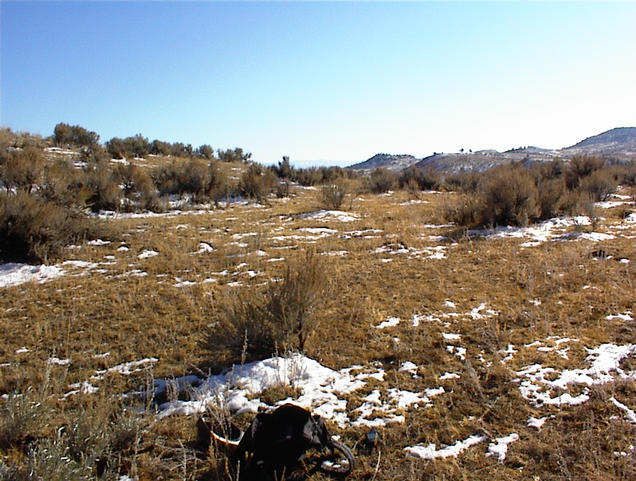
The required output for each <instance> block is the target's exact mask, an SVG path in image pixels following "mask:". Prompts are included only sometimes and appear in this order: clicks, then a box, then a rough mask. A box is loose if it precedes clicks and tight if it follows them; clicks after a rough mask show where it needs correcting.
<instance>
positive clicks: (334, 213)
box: [298, 210, 360, 222]
mask: <svg viewBox="0 0 636 481" xmlns="http://www.w3.org/2000/svg"><path fill="white" fill-rule="evenodd" d="M298 217H299V218H300V219H335V220H339V221H340V222H353V221H355V220H357V219H358V218H359V217H360V216H359V215H358V214H354V213H350V212H342V211H340V210H319V211H316V212H307V213H305V214H300V215H299V216H298Z"/></svg>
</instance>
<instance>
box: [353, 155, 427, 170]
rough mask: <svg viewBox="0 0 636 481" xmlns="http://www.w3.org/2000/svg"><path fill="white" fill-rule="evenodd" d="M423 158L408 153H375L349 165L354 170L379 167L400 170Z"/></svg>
mask: <svg viewBox="0 0 636 481" xmlns="http://www.w3.org/2000/svg"><path fill="white" fill-rule="evenodd" d="M420 160H421V159H418V158H417V157H413V156H412V155H406V154H398V155H393V154H375V155H374V156H373V157H371V158H370V159H368V160H365V161H364V162H360V163H358V164H354V165H351V166H349V167H348V168H349V169H354V170H373V169H376V168H378V167H384V168H386V169H389V170H394V171H400V170H403V169H406V168H407V167H410V166H411V165H413V164H416V163H417V162H419V161H420Z"/></svg>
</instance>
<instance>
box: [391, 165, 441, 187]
mask: <svg viewBox="0 0 636 481" xmlns="http://www.w3.org/2000/svg"><path fill="white" fill-rule="evenodd" d="M399 183H400V188H402V189H404V188H408V190H410V191H413V190H414V188H415V187H416V186H417V188H418V189H419V190H440V189H441V187H442V184H443V180H442V174H441V173H440V172H439V171H437V170H435V169H433V168H432V167H429V168H427V169H424V168H421V167H415V166H411V167H409V168H407V169H404V170H403V171H402V173H401V174H400V178H399Z"/></svg>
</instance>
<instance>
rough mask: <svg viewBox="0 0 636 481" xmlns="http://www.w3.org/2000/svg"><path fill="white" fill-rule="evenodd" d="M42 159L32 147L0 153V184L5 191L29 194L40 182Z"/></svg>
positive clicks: (39, 153)
mask: <svg viewBox="0 0 636 481" xmlns="http://www.w3.org/2000/svg"><path fill="white" fill-rule="evenodd" d="M43 167H44V158H43V157H42V151H41V150H38V149H36V148H34V147H26V148H24V149H21V150H13V151H6V150H2V151H0V182H1V183H2V184H4V186H5V187H6V188H7V189H10V190H11V189H16V190H24V191H26V192H31V191H32V190H33V189H34V188H35V187H36V186H37V185H38V184H39V182H40V181H41V178H42V169H43Z"/></svg>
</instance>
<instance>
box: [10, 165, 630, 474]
mask: <svg viewBox="0 0 636 481" xmlns="http://www.w3.org/2000/svg"><path fill="white" fill-rule="evenodd" d="M234 168H236V169H238V168H240V167H234ZM230 172H231V171H230ZM623 193H624V192H623ZM454 195H456V194H453V193H438V192H430V193H426V192H425V193H421V194H419V195H418V198H414V197H411V196H409V194H408V193H406V192H403V191H396V192H392V193H389V194H386V195H370V194H364V195H358V196H355V195H352V194H350V195H349V196H348V198H347V199H346V201H345V203H344V205H343V208H342V210H343V211H344V214H338V215H324V216H322V217H321V216H318V217H317V216H316V215H309V216H306V215H305V214H308V213H310V214H311V213H316V212H320V211H321V210H322V209H323V207H322V206H321V204H320V201H319V200H318V190H316V189H308V188H302V187H299V186H294V187H292V194H291V196H290V197H288V198H282V199H278V198H275V197H272V198H270V199H268V202H267V203H266V204H265V205H261V204H256V203H253V202H251V203H248V202H237V203H230V204H227V205H225V204H221V205H220V206H218V207H211V208H209V209H203V210H202V209H194V210H191V211H187V210H184V211H182V212H179V213H171V212H167V213H166V214H164V215H157V216H142V217H138V218H136V217H132V216H124V215H121V216H116V217H113V218H108V219H106V220H105V221H104V222H106V223H107V224H108V231H109V232H110V235H109V237H108V238H105V239H103V240H104V241H105V242H102V243H92V244H89V243H85V244H83V245H78V246H74V247H73V248H70V249H67V250H66V253H65V261H60V262H59V263H58V264H57V265H58V266H59V267H60V268H62V269H63V270H64V271H65V272H66V273H65V275H63V276H61V277H58V278H55V279H53V280H50V281H48V282H43V283H39V282H27V283H22V284H19V285H15V286H9V287H3V288H1V293H2V295H1V296H0V336H1V338H2V339H3V342H2V343H1V344H0V394H4V395H5V396H4V402H5V404H6V403H8V402H9V399H11V396H12V393H13V394H15V393H27V392H29V396H30V399H32V400H34V402H35V401H37V402H39V403H42V406H45V407H46V416H44V417H43V418H42V419H40V420H38V421H37V422H36V421H33V424H32V426H30V427H29V428H28V429H27V431H28V430H29V429H30V430H31V431H32V432H28V434H30V435H32V436H34V437H36V438H38V439H46V438H51V439H53V438H55V436H59V428H60V426H69V425H73V424H82V425H86V427H85V428H83V429H84V430H85V438H83V439H85V441H84V442H93V441H86V439H89V438H90V439H93V438H97V437H99V433H100V432H101V431H104V430H106V427H107V426H108V425H109V424H116V423H119V424H121V423H123V422H125V421H126V420H127V419H128V417H134V418H135V420H134V423H133V422H132V421H130V422H131V423H132V424H131V425H134V426H135V428H134V433H135V436H134V443H127V444H126V443H124V444H122V446H123V447H122V449H121V450H120V452H119V454H118V456H114V455H113V457H112V459H111V461H110V462H111V465H110V466H111V467H112V466H115V467H114V468H112V470H111V471H112V472H116V473H117V474H118V475H119V476H124V475H126V476H129V477H130V479H138V480H159V479H161V480H186V479H187V480H190V479H192V480H195V479H197V480H216V479H227V471H226V468H225V464H224V457H223V456H222V455H221V454H220V453H217V452H215V451H214V449H213V448H212V449H211V451H210V452H208V453H202V452H200V451H197V449H196V429H195V424H196V420H197V415H194V414H192V415H187V416H186V415H178V414H175V415H171V416H163V417H162V416H157V415H156V413H155V412H154V411H153V410H152V409H144V408H145V406H150V404H149V402H148V403H147V404H144V401H143V400H135V399H129V398H126V397H122V395H124V394H125V393H128V392H131V391H133V390H136V389H139V388H140V387H143V386H147V385H149V384H151V383H152V380H154V379H172V378H178V377H180V376H184V375H188V374H195V375H197V376H199V377H201V378H203V377H206V376H208V375H210V374H211V373H212V374H218V373H219V372H221V371H222V370H223V369H224V368H226V369H227V368H229V367H230V366H228V365H224V363H223V359H222V358H219V357H217V352H218V351H217V349H216V347H217V346H211V345H210V331H211V330H214V325H215V324H214V320H215V319H217V318H218V316H219V310H220V309H223V306H224V305H225V303H226V302H228V300H229V299H232V298H233V297H234V296H236V295H237V293H242V295H243V296H249V295H251V293H254V292H258V291H259V289H261V290H262V289H264V287H265V286H266V285H267V284H268V283H271V282H273V281H272V279H276V278H278V277H279V276H281V273H282V272H283V270H284V267H285V265H286V263H287V262H289V261H292V260H294V259H302V258H303V256H304V255H305V252H306V251H308V250H311V251H313V252H315V254H316V255H318V256H320V262H321V264H322V265H323V266H324V268H325V270H326V272H327V274H328V279H329V294H328V296H327V297H326V298H325V299H324V300H323V301H322V302H321V304H320V305H319V306H318V308H317V310H316V325H315V328H314V329H313V330H312V331H311V332H310V333H309V337H308V340H307V343H306V348H305V353H304V354H305V355H306V356H307V357H309V358H311V359H313V360H315V361H318V362H319V363H320V364H322V365H323V366H325V367H328V368H330V369H332V370H334V371H338V370H342V369H345V368H348V367H351V366H358V367H357V368H356V369H358V370H359V371H361V372H362V371H365V370H368V371H369V372H371V371H373V372H379V371H380V370H381V371H383V372H384V375H383V376H375V377H371V378H368V379H367V380H366V382H365V383H364V385H363V386H362V387H361V388H359V389H357V390H353V391H350V392H347V393H341V394H340V395H339V398H341V399H343V400H345V401H346V412H347V413H348V414H349V419H350V421H351V422H345V423H344V424H342V425H340V424H338V423H335V422H333V421H332V420H329V419H327V421H328V425H329V427H330V430H331V431H332V432H333V433H337V434H338V435H340V437H341V439H342V440H343V441H344V442H346V443H347V444H348V445H349V446H351V447H353V448H354V451H355V453H356V456H357V461H358V465H357V467H356V469H355V471H354V472H353V473H352V474H351V475H350V477H349V478H348V479H351V480H362V479H369V480H372V479H373V480H376V479H377V480H395V479H400V480H420V479H426V480H428V479H431V480H444V479H445V480H450V479H453V480H455V479H457V480H460V479H461V480H484V479H489V480H493V481H494V480H513V479H515V480H516V479H527V480H566V479H568V480H569V479H572V480H581V479H589V480H632V479H635V478H636V448H635V447H634V445H635V444H636V443H635V439H636V416H635V415H634V410H636V346H635V345H634V344H636V328H635V321H634V318H635V317H636V265H635V264H636V223H635V222H630V219H631V218H629V217H625V216H624V213H625V211H626V210H627V209H634V198H633V197H632V198H631V200H630V199H627V200H624V202H623V204H622V205H619V206H616V207H612V208H604V209H601V208H599V216H600V217H601V219H600V220H599V222H598V225H596V226H595V228H594V231H595V232H596V233H602V234H609V235H608V236H606V237H605V238H602V240H596V239H597V238H595V237H592V236H590V235H589V234H590V233H591V232H592V230H593V229H592V226H590V225H587V224H584V223H574V224H570V225H565V226H562V227H560V228H556V229H555V230H554V231H553V235H554V237H552V238H550V239H548V240H545V241H544V240H541V241H537V242H536V245H524V244H525V243H527V242H529V241H531V240H532V239H530V238H529V237H528V235H527V234H524V232H526V231H523V230H518V231H516V232H517V233H518V235H519V237H512V236H509V237H497V236H493V235H489V233H487V232H483V233H481V234H482V235H478V234H474V235H470V236H466V235H457V233H456V229H455V228H454V227H453V226H450V225H446V224H445V220H444V219H443V215H442V213H443V211H444V206H445V205H446V203H447V202H448V200H449V198H451V197H452V196H454ZM630 202H631V203H630ZM343 215H346V216H345V217H343ZM563 234H567V235H565V236H564V235H563ZM559 236H561V237H559ZM202 243H205V245H207V246H211V247H212V249H211V250H210V249H207V248H205V245H203V244H202ZM599 249H602V250H603V251H604V253H605V254H606V256H603V258H600V259H599V258H595V257H594V256H593V254H592V253H593V252H595V251H597V250H599ZM69 261H81V262H69ZM387 320H390V321H391V322H388V323H387V324H386V326H387V327H384V328H378V327H377V326H378V325H380V324H381V323H383V322H384V321H387ZM603 345H605V346H607V345H614V346H618V347H621V348H623V349H624V351H623V352H624V354H623V355H620V356H618V357H614V360H615V361H616V363H617V364H615V365H614V366H613V367H612V368H611V369H609V370H607V371H603V370H602V369H601V371H598V370H597V371H596V372H592V371H589V369H590V366H591V365H592V364H593V359H591V358H590V356H591V355H592V354H591V350H594V349H597V348H599V346H603ZM630 346H631V348H630ZM280 354H281V355H283V356H291V355H292V354H291V353H280ZM56 359H57V360H56ZM133 361H142V362H139V363H138V364H136V365H129V369H128V371H125V370H124V369H123V368H122V369H119V370H117V369H111V370H110V371H109V370H108V369H109V368H113V367H116V366H121V365H122V364H123V363H130V362H133ZM407 362H410V363H412V364H413V365H414V366H415V367H413V366H411V365H410V364H407V365H406V366H407V367H406V368H405V367H404V366H405V364H404V363H407ZM532 365H541V366H542V367H543V368H552V370H551V371H546V377H545V379H544V381H545V382H539V381H536V382H534V385H535V386H536V387H537V389H538V392H540V393H543V394H548V395H549V396H551V399H556V398H557V397H558V396H560V395H562V394H568V396H569V397H562V398H560V399H562V400H563V402H562V403H561V404H559V403H558V402H555V403H554V404H550V405H549V404H547V403H544V404H543V405H540V403H539V404H537V403H536V402H533V399H529V398H527V397H524V396H523V395H522V394H523V393H522V391H521V390H520V387H521V385H522V383H523V382H524V381H528V382H529V381H531V380H532V379H531V376H532V372H535V371H536V370H537V369H539V368H537V369H535V371H532V372H530V371H529V370H528V369H527V368H528V367H529V366H532ZM409 366H410V367H409ZM104 370H105V371H106V372H102V373H101V374H100V375H99V376H96V372H97V371H104ZM524 370H525V371H524ZM574 370H586V371H585V372H584V373H583V372H578V374H580V376H581V377H579V378H578V381H576V382H575V383H571V384H567V385H563V386H560V387H559V386H552V387H549V385H548V382H549V381H555V380H557V379H559V377H560V376H562V375H563V373H570V374H572V375H573V376H574V375H575V374H576V373H577V372H576V371H574ZM121 371H125V372H121ZM520 373H521V374H520ZM584 375H588V378H586V379H587V380H588V381H589V383H587V384H586V383H585V382H583V380H582V377H584ZM440 377H441V379H440ZM574 377H576V376H574ZM85 381H88V382H89V383H90V384H89V385H90V386H92V387H94V388H99V389H98V390H96V391H95V392H89V391H91V390H87V389H86V387H87V385H86V384H85V385H84V389H82V388H81V383H83V382H85ZM76 383H80V385H79V386H74V385H76ZM440 387H442V388H443V392H441V393H439V392H438V393H437V394H435V395H434V396H433V395H431V396H429V397H430V399H429V402H422V401H421V402H420V403H419V405H417V404H410V405H409V404H408V403H406V404H405V405H399V404H398V405H396V404H395V403H393V404H392V405H391V406H392V409H393V413H392V414H393V415H395V416H398V415H401V416H403V418H399V419H401V420H397V421H394V422H386V423H385V424H383V423H379V424H380V425H379V426H378V428H377V429H378V432H379V433H380V436H381V442H380V444H379V445H378V447H377V448H375V449H372V450H365V449H363V446H362V444H361V442H360V441H361V440H362V439H363V438H364V435H365V434H366V433H367V432H368V430H369V426H368V425H365V424H364V423H357V424H356V423H354V422H353V420H355V419H356V414H354V412H355V410H356V409H357V408H360V407H361V406H363V405H365V403H367V404H366V406H371V408H372V410H373V409H375V413H373V414H370V415H368V416H367V420H373V419H380V418H383V413H382V412H381V411H382V410H383V409H384V407H385V406H387V405H390V402H389V401H390V395H389V392H390V390H391V389H399V390H401V391H409V392H410V393H422V392H424V391H425V390H426V389H438V388H440ZM74 390H76V391H79V392H76V393H72V394H68V393H70V392H71V391H74ZM300 391H302V389H301V390H299V389H294V388H293V386H283V385H281V386H279V387H276V388H272V389H270V390H269V391H268V392H266V393H262V394H260V395H254V396H253V397H259V396H260V398H261V399H265V400H268V401H269V402H270V403H271V402H274V401H276V400H279V399H283V398H286V397H287V396H288V395H290V394H291V395H292V396H299V395H300V394H302V392H300ZM375 391H377V393H376V394H374V392H375ZM370 394H372V396H369V395H370ZM580 395H584V396H585V397H586V398H587V399H586V401H585V402H581V403H580V404H575V405H570V404H567V402H566V401H567V399H571V398H576V397H577V396H580ZM176 396H177V394H174V396H173V400H176V399H175V398H176ZM374 396H375V397H374ZM579 399H583V398H579ZM374 406H375V407H374ZM396 406H397V407H396ZM620 406H623V407H620ZM308 407H312V408H315V407H316V406H308ZM38 409H39V408H38ZM209 409H210V410H212V411H213V410H214V409H215V408H214V406H210V407H209ZM139 411H141V412H139ZM359 412H361V411H358V413H359ZM630 413H631V414H630ZM3 415H4V416H8V415H7V414H6V411H5V412H3ZM248 418H249V415H243V417H242V419H239V421H238V422H243V423H244V424H245V422H246V419H248ZM530 418H536V419H542V420H543V422H544V424H542V426H541V427H533V426H529V425H528V420H529V419H530ZM27 424H28V422H27ZM83 432H84V431H83ZM56 433H58V434H56ZM513 433H514V434H516V435H517V437H518V438H517V439H516V440H514V441H513V442H510V444H508V450H507V453H506V454H505V457H504V458H501V459H499V458H498V457H497V456H496V455H488V452H489V446H491V445H492V446H496V445H497V442H496V441H495V440H496V439H500V438H503V437H506V436H509V435H511V434H513ZM470 436H483V440H482V441H481V442H479V443H476V444H474V445H472V446H470V447H467V448H466V449H465V450H463V451H461V452H459V453H457V455H456V456H447V457H442V456H441V455H442V452H443V451H442V450H443V449H444V448H445V447H448V446H459V445H458V444H457V443H458V442H461V441H465V440H467V439H469V437H470ZM91 437H92V438H91ZM418 445H419V446H421V447H428V448H429V450H428V451H427V452H429V453H430V452H433V453H435V452H437V454H438V456H439V457H434V458H433V459H423V458H422V456H420V457H416V456H414V455H412V454H410V453H411V452H412V451H409V450H405V448H408V447H414V446H418ZM431 445H433V446H432V447H431ZM500 445H501V443H500ZM110 449H111V454H112V453H116V452H117V448H116V447H115V448H113V447H112V446H111V448H110ZM416 451H417V450H416ZM491 451H492V450H491ZM420 452H423V451H420ZM492 452H496V451H492ZM0 455H1V456H2V457H0V459H4V462H6V463H9V462H13V463H17V464H18V465H19V464H20V463H26V462H27V461H26V459H27V455H26V454H25V453H24V449H23V446H20V445H19V443H17V445H16V443H14V445H9V444H7V445H5V446H4V447H3V446H2V443H1V442H0ZM56 469H57V468H56ZM60 469H61V468H60ZM60 472H61V471H60ZM1 476H2V473H0V477H1ZM321 476H322V475H319V474H316V475H314V476H313V478H312V479H323V478H321ZM34 479H35V478H34ZM43 479H44V478H43ZM50 479H53V476H52V477H51V478H50ZM56 479H57V478H56ZM60 479H61V478H60ZM77 479H80V478H77ZM81 479H84V478H81ZM112 479H125V478H117V477H114V478H112Z"/></svg>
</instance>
